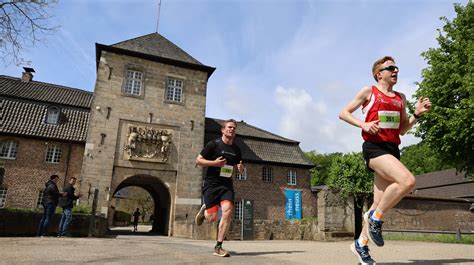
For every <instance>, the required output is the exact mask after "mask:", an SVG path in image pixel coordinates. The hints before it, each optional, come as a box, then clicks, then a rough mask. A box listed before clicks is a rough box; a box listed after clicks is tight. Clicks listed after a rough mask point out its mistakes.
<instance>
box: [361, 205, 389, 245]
mask: <svg viewBox="0 0 474 265" xmlns="http://www.w3.org/2000/svg"><path fill="white" fill-rule="evenodd" d="M373 213H374V211H373V210H372V211H370V212H368V213H365V214H364V220H365V222H367V230H368V231H367V234H368V235H369V239H370V242H372V243H373V244H374V245H376V246H378V247H382V246H383V245H384V241H383V237H382V225H383V221H376V220H373V219H372V218H370V217H371V216H372V214H373Z"/></svg>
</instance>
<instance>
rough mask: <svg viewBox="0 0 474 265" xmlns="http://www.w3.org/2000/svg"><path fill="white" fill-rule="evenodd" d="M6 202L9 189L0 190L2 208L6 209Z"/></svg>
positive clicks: (0, 205)
mask: <svg viewBox="0 0 474 265" xmlns="http://www.w3.org/2000/svg"><path fill="white" fill-rule="evenodd" d="M6 200H7V188H0V208H3V207H5V201H6Z"/></svg>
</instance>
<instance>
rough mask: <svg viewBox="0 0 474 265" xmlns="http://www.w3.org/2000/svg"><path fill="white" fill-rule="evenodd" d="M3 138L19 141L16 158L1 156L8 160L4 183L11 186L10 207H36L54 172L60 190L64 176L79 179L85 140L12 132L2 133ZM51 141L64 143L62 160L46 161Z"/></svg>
mask: <svg viewBox="0 0 474 265" xmlns="http://www.w3.org/2000/svg"><path fill="white" fill-rule="evenodd" d="M0 140H13V141H16V142H17V155H16V159H2V161H4V162H5V179H4V181H3V187H5V188H7V189H8V191H7V198H6V202H5V207H7V208H35V207H36V204H37V200H38V193H39V191H40V190H43V189H44V184H45V182H46V181H48V180H49V176H51V175H52V174H56V175H58V176H59V182H58V187H59V189H60V190H61V189H62V187H63V186H64V181H65V177H67V178H68V179H69V178H70V177H76V178H78V179H80V178H79V176H80V172H81V164H82V156H83V153H84V144H81V143H68V142H61V141H51V140H46V139H33V138H24V137H9V136H1V137H0ZM52 144H56V145H59V146H60V147H61V159H60V162H59V163H47V162H45V157H46V150H47V147H48V146H49V145H52ZM69 150H70V152H69ZM68 156H69V159H68ZM66 170H67V174H66Z"/></svg>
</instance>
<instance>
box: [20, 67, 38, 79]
mask: <svg viewBox="0 0 474 265" xmlns="http://www.w3.org/2000/svg"><path fill="white" fill-rule="evenodd" d="M23 69H25V71H24V72H23V74H22V75H21V81H23V82H30V81H31V80H33V73H34V72H35V69H33V68H30V67H23Z"/></svg>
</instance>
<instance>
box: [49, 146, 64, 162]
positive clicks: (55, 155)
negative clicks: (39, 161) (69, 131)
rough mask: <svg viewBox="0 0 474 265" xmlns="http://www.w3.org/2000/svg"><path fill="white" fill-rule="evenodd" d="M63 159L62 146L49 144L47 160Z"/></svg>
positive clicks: (57, 160)
mask: <svg viewBox="0 0 474 265" xmlns="http://www.w3.org/2000/svg"><path fill="white" fill-rule="evenodd" d="M60 160H61V147H59V146H57V145H51V146H48V149H47V150H46V162H48V163H59V161H60Z"/></svg>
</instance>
